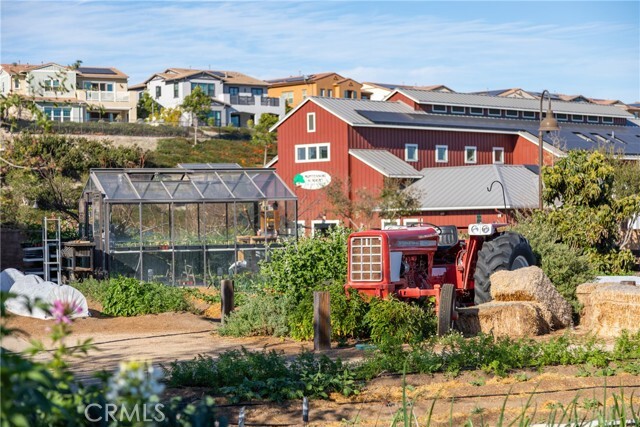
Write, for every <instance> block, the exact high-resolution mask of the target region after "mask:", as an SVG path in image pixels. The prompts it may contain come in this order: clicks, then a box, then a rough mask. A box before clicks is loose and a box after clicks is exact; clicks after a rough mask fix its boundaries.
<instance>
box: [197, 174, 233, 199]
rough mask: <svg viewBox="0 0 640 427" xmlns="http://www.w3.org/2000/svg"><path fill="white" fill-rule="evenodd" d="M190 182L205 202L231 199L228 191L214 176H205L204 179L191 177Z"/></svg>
mask: <svg viewBox="0 0 640 427" xmlns="http://www.w3.org/2000/svg"><path fill="white" fill-rule="evenodd" d="M192 182H193V183H194V184H195V186H196V187H198V190H200V192H201V193H202V195H203V196H204V198H205V199H207V200H211V201H215V200H226V199H229V200H231V199H233V195H232V194H231V193H230V192H229V189H227V187H225V185H224V184H223V183H222V181H220V179H219V178H218V177H217V176H215V175H207V177H206V178H205V177H192Z"/></svg>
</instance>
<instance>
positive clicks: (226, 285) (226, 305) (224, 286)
mask: <svg viewBox="0 0 640 427" xmlns="http://www.w3.org/2000/svg"><path fill="white" fill-rule="evenodd" d="M220 299H221V300H222V301H221V303H222V310H221V314H220V317H221V318H222V324H224V322H225V320H224V319H225V317H227V316H228V315H229V314H231V312H232V311H233V280H224V279H223V280H220Z"/></svg>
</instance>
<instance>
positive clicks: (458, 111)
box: [451, 106, 465, 114]
mask: <svg viewBox="0 0 640 427" xmlns="http://www.w3.org/2000/svg"><path fill="white" fill-rule="evenodd" d="M451 112H452V113H453V114H464V112H465V109H464V107H456V106H452V107H451Z"/></svg>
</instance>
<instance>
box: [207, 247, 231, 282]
mask: <svg viewBox="0 0 640 427" xmlns="http://www.w3.org/2000/svg"><path fill="white" fill-rule="evenodd" d="M206 256H207V285H209V284H213V285H214V286H219V285H220V280H221V279H223V278H225V277H227V275H228V274H229V269H231V270H232V271H233V267H234V265H233V264H234V263H235V261H236V253H235V251H207V252H206Z"/></svg>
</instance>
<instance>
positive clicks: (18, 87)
mask: <svg viewBox="0 0 640 427" xmlns="http://www.w3.org/2000/svg"><path fill="white" fill-rule="evenodd" d="M14 86H15V88H16V89H20V79H15V80H14Z"/></svg>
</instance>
